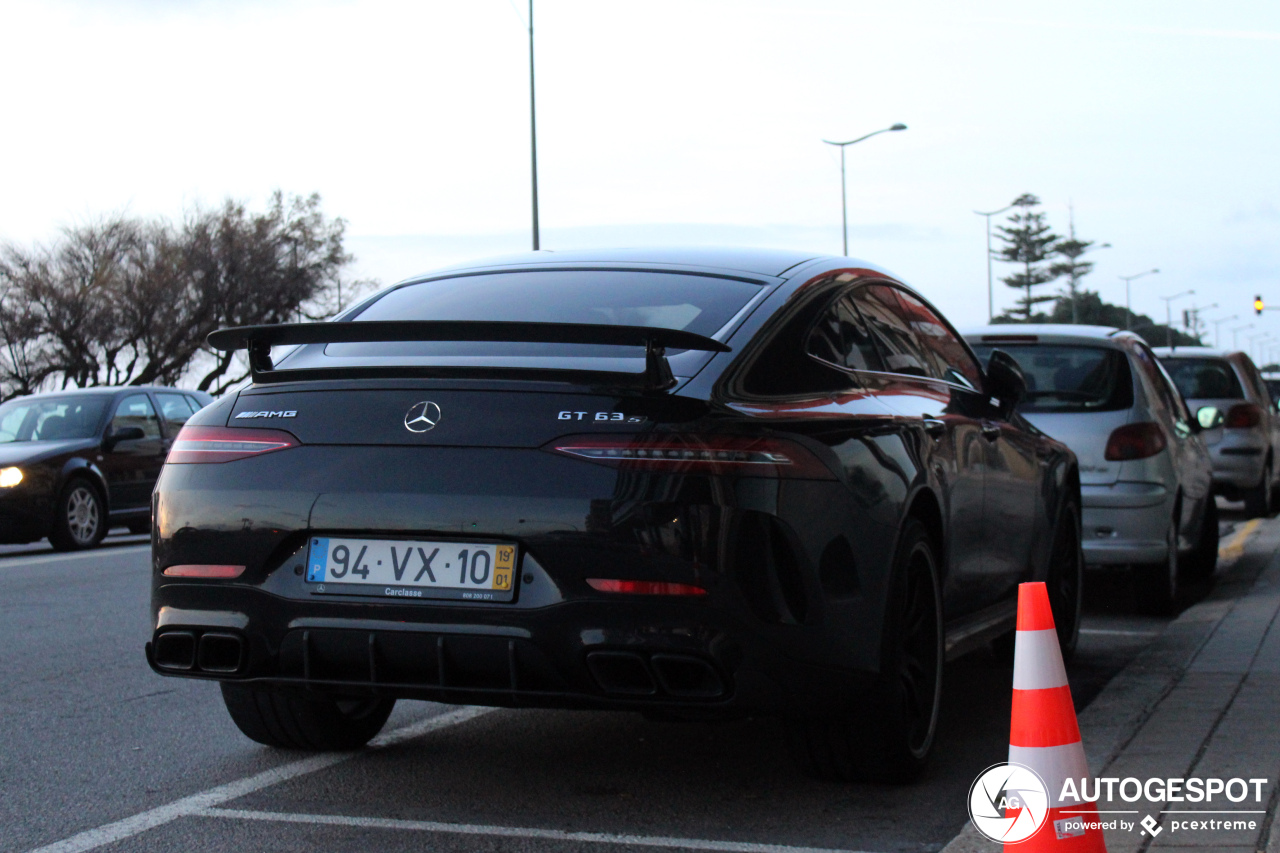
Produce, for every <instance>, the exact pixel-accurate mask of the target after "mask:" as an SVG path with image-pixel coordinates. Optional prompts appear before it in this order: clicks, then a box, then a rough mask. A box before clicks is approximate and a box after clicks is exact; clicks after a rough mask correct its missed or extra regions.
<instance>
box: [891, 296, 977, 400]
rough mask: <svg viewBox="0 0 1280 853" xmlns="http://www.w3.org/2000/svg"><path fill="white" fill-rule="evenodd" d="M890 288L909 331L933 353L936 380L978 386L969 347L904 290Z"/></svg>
mask: <svg viewBox="0 0 1280 853" xmlns="http://www.w3.org/2000/svg"><path fill="white" fill-rule="evenodd" d="M887 289H891V290H893V293H894V294H895V295H896V296H897V297H898V302H899V304H901V305H902V308H903V310H904V312H905V316H906V318H907V320H908V322H909V323H910V325H911V328H912V330H914V331H915V333H916V334H917V335H918V336H919V339H920V340H921V341H922V342H923V343H924V348H925V350H926V351H927V352H928V353H929V354H930V355H932V356H933V372H934V375H935V376H937V377H938V378H940V379H945V380H946V381H948V382H954V383H955V384H957V385H964V386H966V387H969V388H974V389H976V388H980V387H981V386H982V371H981V369H979V367H978V365H977V363H975V362H974V360H973V356H971V355H969V350H968V349H966V348H965V345H964V344H963V343H961V341H960V339H959V338H958V337H956V334H955V333H954V332H952V331H951V329H950V328H948V327H947V324H946V323H944V322H943V321H942V319H941V318H940V317H938V315H937V314H935V313H933V310H932V309H931V308H929V306H928V305H925V304H924V303H923V302H921V301H920V300H919V299H917V298H916V297H914V296H912V295H911V294H910V293H907V292H906V291H905V290H898V289H896V288H887Z"/></svg>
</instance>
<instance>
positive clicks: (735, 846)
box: [197, 809, 858, 853]
mask: <svg viewBox="0 0 1280 853" xmlns="http://www.w3.org/2000/svg"><path fill="white" fill-rule="evenodd" d="M197 816H199V817H220V818H231V819H235V820H262V821H274V822H278V823H308V824H327V825H330V826H355V827H360V828H362V829H399V830H408V831H411V832H446V833H451V834H454V835H488V836H496V837H499V838H538V839H544V840H548V841H578V842H588V843H593V844H626V845H630V846H632V847H671V848H676V849H679V850H713V851H724V853H858V851H856V850H844V849H841V850H837V849H833V848H830V847H791V846H789V845H786V844H758V843H755V842H751V841H716V840H714V839H708V838H677V837H671V836H661V835H618V834H615V833H612V832H567V831H564V830H559V829H537V828H534V827H522V826H488V825H485V824H473V823H438V822H436V821H432V820H398V819H393V818H383V817H349V816H347V815H327V814H292V813H287V812H262V811H248V810H244V809H205V810H204V811H203V812H200V813H198V815H197ZM375 846H376V845H375Z"/></svg>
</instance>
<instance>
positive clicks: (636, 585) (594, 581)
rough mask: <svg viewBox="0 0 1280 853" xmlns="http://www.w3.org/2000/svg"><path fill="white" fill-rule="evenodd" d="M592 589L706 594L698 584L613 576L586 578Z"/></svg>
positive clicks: (636, 593) (640, 593) (666, 593)
mask: <svg viewBox="0 0 1280 853" xmlns="http://www.w3.org/2000/svg"><path fill="white" fill-rule="evenodd" d="M587 583H588V584H589V585H590V586H591V588H592V589H594V590H598V591H599V592H628V593H631V594H632V595H706V594H707V591H706V590H705V589H703V588H702V587H700V586H693V585H692V584H687V583H665V582H663V581H620V580H614V579H613V578H587Z"/></svg>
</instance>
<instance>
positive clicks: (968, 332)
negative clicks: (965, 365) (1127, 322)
mask: <svg viewBox="0 0 1280 853" xmlns="http://www.w3.org/2000/svg"><path fill="white" fill-rule="evenodd" d="M959 332H960V334H961V335H963V336H964V338H965V340H967V341H968V342H969V343H970V344H979V343H1045V344H1051V343H1052V344H1069V343H1090V344H1095V345H1096V344H1102V345H1103V346H1111V347H1115V348H1119V346H1120V343H1121V342H1122V341H1126V340H1140V338H1139V337H1138V336H1137V335H1135V334H1134V333H1133V332H1128V331H1125V330H1123V329H1117V328H1115V327H1114V326H1082V325H1075V324H1072V323H995V324H990V325H986V326H969V327H965V328H962V329H960V330H959Z"/></svg>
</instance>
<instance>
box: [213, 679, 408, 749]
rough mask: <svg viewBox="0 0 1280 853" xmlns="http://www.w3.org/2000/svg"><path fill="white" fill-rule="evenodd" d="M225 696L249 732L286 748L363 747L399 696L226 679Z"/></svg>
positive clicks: (233, 715) (254, 737)
mask: <svg viewBox="0 0 1280 853" xmlns="http://www.w3.org/2000/svg"><path fill="white" fill-rule="evenodd" d="M222 701H223V702H224V703H225V704H226V706H227V712H228V713H230V714H231V719H232V720H233V721H234V722H235V724H236V727H237V728H239V729H240V731H242V732H243V733H244V734H245V735H246V736H247V737H249V738H250V739H252V740H256V741H257V742H258V743H261V744H266V745H267V746H274V747H279V748H281V749H307V750H315V751H338V750H351V749H359V748H360V747H362V746H364V745H365V744H366V743H368V742H369V741H370V740H371V739H372V738H373V737H374V735H376V734H377V733H378V732H380V731H382V727H383V726H384V725H386V722H387V717H389V716H390V715H391V709H392V708H394V707H395V705H396V700H395V699H384V698H380V697H376V696H366V697H359V698H351V699H333V698H329V697H326V696H308V695H305V694H302V693H294V692H291V691H286V690H279V689H273V688H269V687H249V686H247V685H243V684H234V683H231V682H226V681H224V682H222Z"/></svg>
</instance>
